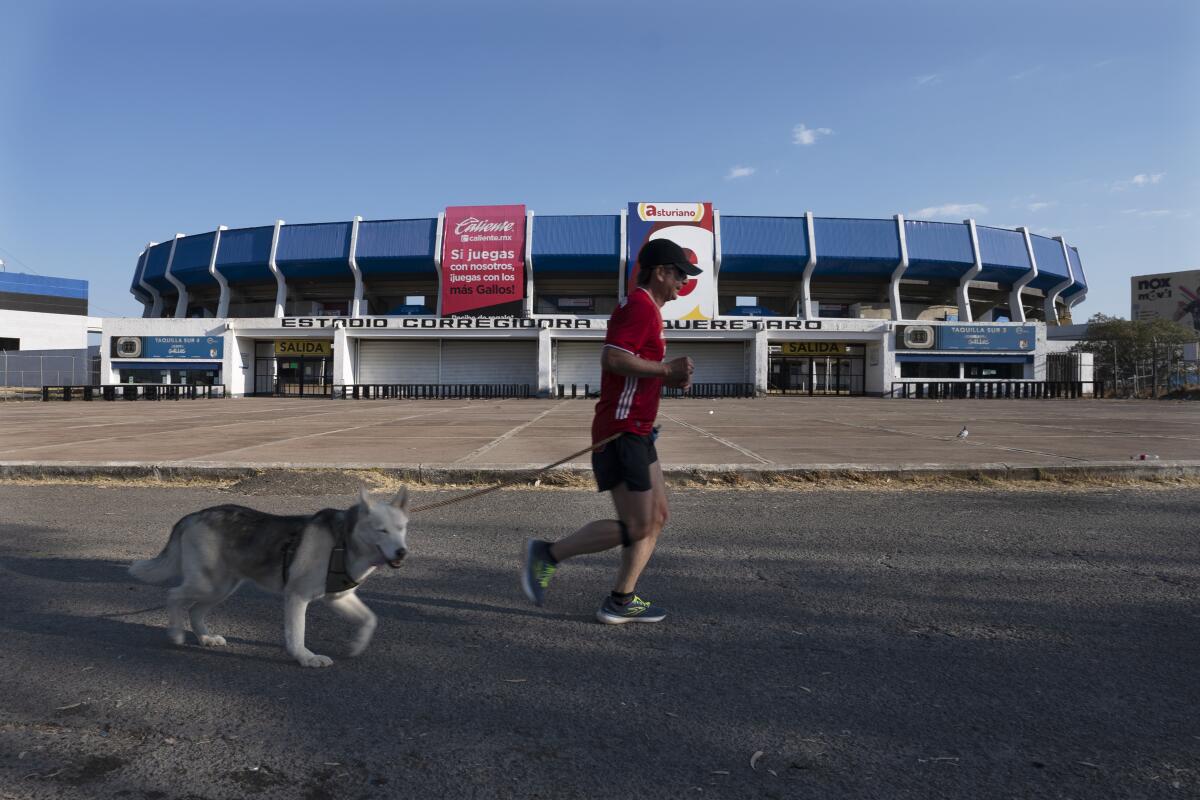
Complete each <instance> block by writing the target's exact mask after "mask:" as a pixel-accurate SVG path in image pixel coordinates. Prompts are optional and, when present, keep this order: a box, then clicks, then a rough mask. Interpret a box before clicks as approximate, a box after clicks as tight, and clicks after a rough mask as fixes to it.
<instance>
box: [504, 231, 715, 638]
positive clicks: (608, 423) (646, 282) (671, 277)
mask: <svg viewBox="0 0 1200 800" xmlns="http://www.w3.org/2000/svg"><path fill="white" fill-rule="evenodd" d="M638 267H639V271H638V277H637V286H636V288H634V289H633V291H631V292H629V294H628V296H627V297H626V298H625V299H624V300H623V301H622V302H621V305H620V307H618V308H617V310H616V311H614V312H613V315H612V318H611V319H610V320H609V322H608V335H607V336H606V337H605V339H604V349H603V351H602V354H601V357H600V365H601V369H602V375H601V380H600V402H598V403H597V404H596V415H595V417H594V418H593V420H592V443H593V444H598V443H600V442H603V441H604V440H606V439H608V438H609V437H610V436H614V435H618V438H616V439H614V440H613V441H611V442H608V443H607V444H605V445H604V446H603V447H601V448H600V449H598V450H595V451H593V452H592V471H593V472H594V473H595V475H596V488H597V489H598V490H599V491H601V492H607V491H611V492H612V499H613V505H614V506H616V510H617V517H618V518H617V519H604V520H596V521H595V522H589V523H588V524H587V525H584V526H583V527H582V528H580V529H579V530H577V531H575V533H573V534H571V535H570V536H568V537H566V538H565V539H560V540H559V541H557V542H553V543H551V542H546V541H542V540H540V539H530V540H529V543H528V544H527V545H526V548H525V568H524V571H523V572H522V575H521V584H522V586H523V587H524V589H525V594H526V596H527V597H528V598H529V599H530V600H531V601H532V602H533V603H535V604H537V605H539V606H540V605H542V603H543V602H544V600H545V596H546V587H547V586H549V584H550V579H551V578H552V577H553V576H554V573H555V571H556V570H557V568H558V565H559V564H560V563H561V562H563V561H566V560H567V559H568V558H573V557H575V556H578V555H583V554H584V553H599V552H601V551H603V550H610V549H612V548H614V547H616V546H617V545H620V546H621V548H622V549H621V567H620V569H618V570H617V580H616V584H615V585H614V586H613V590H612V594H610V595H609V596H608V597H607V598H605V600H604V602H603V604H601V606H600V609H599V610H598V611H597V612H596V619H598V620H599V621H600V622H603V623H606V624H609V625H620V624H622V623H625V622H659V621H661V620H662V619H663V617H665V616H666V612H664V611H663V610H662V609H661V608H660V607H658V606H655V605H651V604H650V603H649V602H648V601H646V600H643V599H642V598H640V597H638V596H637V595H636V594H634V588H635V587H636V586H637V581H638V577H639V576H640V575H641V574H642V570H643V569H644V568H645V566H646V562H647V561H649V560H650V554H651V553H653V552H654V546H655V544H656V543H657V542H658V535H659V533H661V532H662V529H663V526H664V525H666V523H667V490H666V485H665V483H664V482H663V474H662V466H661V465H660V464H659V463H658V453H657V452H656V451H655V449H654V439H655V437H656V435H657V434H656V431H655V429H654V419H655V417H656V416H657V415H658V398H659V395H660V394H661V391H662V386H663V385H664V384H665V385H666V386H670V387H675V388H682V389H686V388H687V387H688V386H690V385H691V381H692V360H691V359H690V358H687V357H686V356H684V357H682V358H676V359H674V360H672V361H668V362H664V361H663V356H664V355H665V354H666V349H667V344H666V339H665V338H664V336H663V322H662V313H661V311H660V310H659V309H661V308H662V306H663V304H664V303H666V302H668V301H670V300H674V299H675V298H677V297H679V290H680V289H681V288H682V287H683V285H684V284H685V283H686V282H687V279H688V276H694V275H699V274H700V269H699V268H698V267H696V266H695V265H694V264H692V263H691V261H689V260H688V257H687V253H685V252H684V250H683V248H682V247H680V246H679V245H677V244H676V243H675V242H672V241H670V240H668V239H654V240H652V241H649V242H647V243H646V245H645V246H644V247H642V250H641V252H640V253H639V254H638Z"/></svg>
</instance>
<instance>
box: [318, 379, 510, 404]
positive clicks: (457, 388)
mask: <svg viewBox="0 0 1200 800" xmlns="http://www.w3.org/2000/svg"><path fill="white" fill-rule="evenodd" d="M330 396H331V397H333V399H335V400H499V399H512V398H527V397H532V396H533V392H532V391H531V390H530V388H529V384H527V383H353V384H351V383H345V384H338V385H335V386H333V388H332V392H331V394H330Z"/></svg>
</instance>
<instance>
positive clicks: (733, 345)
mask: <svg viewBox="0 0 1200 800" xmlns="http://www.w3.org/2000/svg"><path fill="white" fill-rule="evenodd" d="M748 344H749V343H748V342H745V341H739V342H696V341H687V340H681V341H672V340H670V339H668V340H667V356H666V359H667V361H670V360H671V359H673V358H679V357H680V356H691V357H692V361H693V362H694V363H695V367H696V371H695V372H694V373H692V383H748V382H749V378H747V375H749V374H750V371H749V369H748V367H747V361H748V355H747V353H748V351H749V348H748V347H747V345H748Z"/></svg>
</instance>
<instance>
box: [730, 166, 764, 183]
mask: <svg viewBox="0 0 1200 800" xmlns="http://www.w3.org/2000/svg"><path fill="white" fill-rule="evenodd" d="M756 172H758V170H757V169H756V168H755V167H730V168H729V174H728V175H726V176H725V180H727V181H732V180H737V179H738V178H748V177H750V176H751V175H753V174H754V173H756Z"/></svg>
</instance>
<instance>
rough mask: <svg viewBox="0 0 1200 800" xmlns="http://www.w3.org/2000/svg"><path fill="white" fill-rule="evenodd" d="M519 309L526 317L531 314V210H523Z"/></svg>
mask: <svg viewBox="0 0 1200 800" xmlns="http://www.w3.org/2000/svg"><path fill="white" fill-rule="evenodd" d="M521 310H522V311H523V313H524V315H525V316H527V317H532V316H533V212H532V211H526V212H525V300H524V301H523V302H522V303H521Z"/></svg>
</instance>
